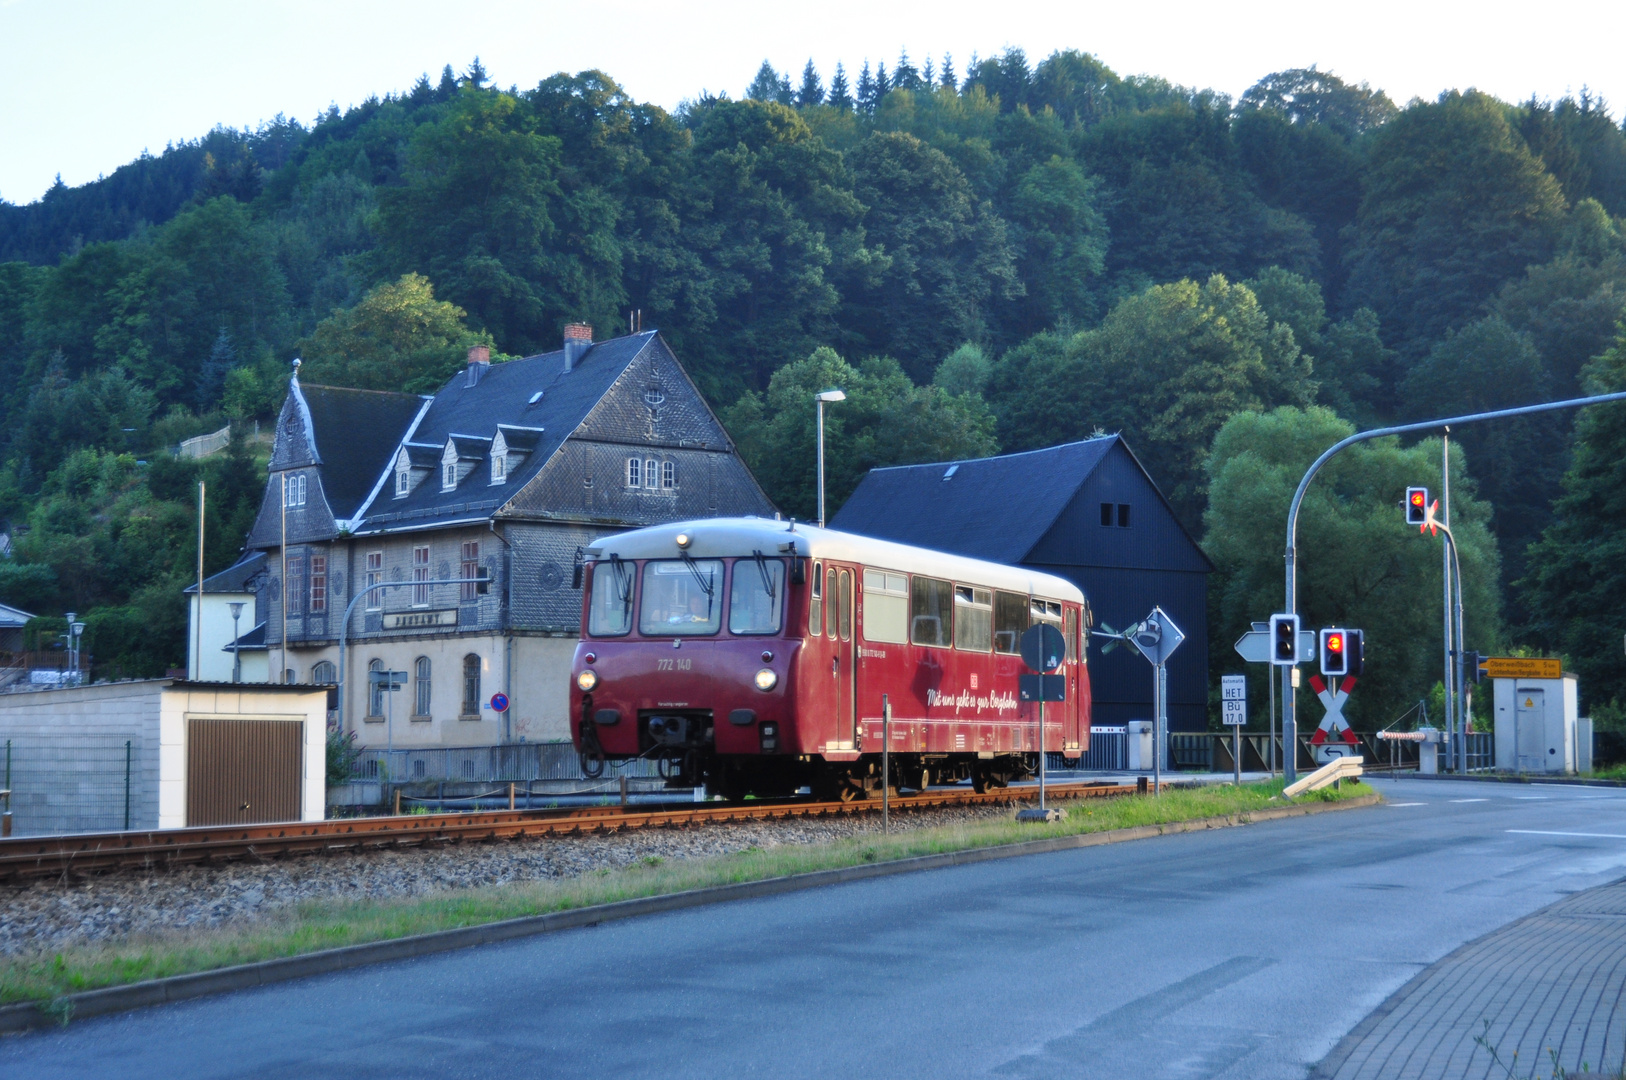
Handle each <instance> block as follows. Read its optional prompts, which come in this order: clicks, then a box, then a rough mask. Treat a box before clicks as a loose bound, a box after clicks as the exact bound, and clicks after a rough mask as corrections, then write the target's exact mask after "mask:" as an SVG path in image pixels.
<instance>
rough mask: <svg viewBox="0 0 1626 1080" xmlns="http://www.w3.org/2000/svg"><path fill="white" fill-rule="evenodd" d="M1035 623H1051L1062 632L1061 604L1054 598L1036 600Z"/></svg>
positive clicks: (1034, 607) (1057, 630)
mask: <svg viewBox="0 0 1626 1080" xmlns="http://www.w3.org/2000/svg"><path fill="white" fill-rule="evenodd" d="M1031 621H1032V622H1035V623H1049V624H1050V625H1051V626H1054V627H1055V628H1056V633H1058V634H1059V633H1061V605H1060V604H1058V603H1057V602H1056V601H1054V600H1037V599H1036V600H1034V601H1033V618H1032V620H1031Z"/></svg>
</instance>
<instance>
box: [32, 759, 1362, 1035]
mask: <svg viewBox="0 0 1626 1080" xmlns="http://www.w3.org/2000/svg"><path fill="white" fill-rule="evenodd" d="M1281 787H1282V785H1281V783H1280V782H1277V783H1273V784H1271V783H1265V784H1245V785H1243V786H1242V787H1240V788H1236V787H1231V786H1229V785H1226V786H1214V787H1202V788H1178V789H1175V790H1171V791H1165V792H1164V793H1163V795H1162V796H1161V797H1152V796H1133V795H1130V796H1121V797H1117V798H1109V799H1082V800H1076V801H1072V802H1068V803H1060V804H1057V805H1059V806H1061V807H1062V808H1063V809H1065V810H1066V811H1067V816H1066V818H1065V819H1063V820H1062V821H1059V822H1052V823H1048V824H1018V823H1017V822H1015V821H1014V820H1007V821H985V822H976V823H965V824H957V825H947V826H941V827H935V828H924V829H911V830H908V831H903V832H895V833H891V834H870V835H866V836H860V837H853V838H849V839H844V840H838V841H834V842H832V843H828V844H808V845H785V846H782V847H773V848H751V849H749V850H747V851H743V852H739V853H736V854H733V855H723V856H715V857H707V858H694V859H675V860H662V859H657V858H651V859H646V860H645V861H644V862H642V863H639V864H636V865H634V866H631V867H627V868H624V869H619V870H597V871H594V872H592V873H589V874H584V875H582V876H580V877H575V878H566V879H562V880H556V881H537V882H525V883H522V884H513V885H503V886H496V887H490V888H478V889H458V890H448V891H446V892H441V893H434V894H431V895H428V896H419V897H407V898H401V899H392V900H311V901H306V902H303V903H300V904H296V905H290V906H289V907H287V908H284V909H282V910H281V911H279V912H277V913H276V914H274V915H271V916H268V917H266V918H264V919H260V920H257V921H255V922H251V923H242V924H238V925H234V926H224V927H216V928H210V929H189V930H185V931H176V932H173V933H167V934H164V935H160V936H150V937H144V938H132V939H129V940H124V941H116V942H107V943H101V944H86V945H74V946H69V947H66V948H63V949H60V950H56V951H52V952H49V953H40V954H35V955H21V956H11V957H5V958H0V1004H10V1003H13V1002H20V1001H35V1002H49V1001H52V1000H54V999H56V998H60V997H61V996H63V995H64V994H72V993H76V992H79V991H82V990H93V989H99V988H101V987H107V986H120V985H126V984H129V983H135V982H142V981H144V980H147V979H160V978H165V977H167V976H171V975H184V974H190V973H193V972H199V971H212V970H215V969H218V968H223V967H231V966H233V965H237V964H248V963H253V962H255V961H259V960H271V959H276V958H278V957H285V956H298V955H301V954H304V953H310V952H316V951H318V950H322V949H333V948H338V947H340V946H344V945H358V944H362V943H364V942H370V941H383V940H388V939H392V938H399V937H405V936H408V935H412V934H425V933H430V932H433V931H436V930H451V929H456V928H459V927H465V926H475V925H478V924H481V923H489V922H497V921H500V920H503V919H514V918H520V917H523V916H527V915H542V914H546V913H549V912H554V911H565V910H569V909H572V908H580V907H588V906H591V905H596V904H607V903H613V902H615V901H618V900H631V899H637V898H640V897H646V896H657V895H662V894H666V893H675V892H683V891H687V890H691V889H703V888H707V887H710V886H716V885H731V884H736V883H740V882H746V881H761V880H764V879H767V878H776V877H785V876H789V875H792V874H802V873H808V872H810V871H815V870H831V869H837V868H840V867H845V866H856V865H859V864H862V863H872V862H887V861H891V860H894V859H907V858H913V857H916V856H920V855H936V854H941V853H945V852H951V851H964V850H968V849H971V848H982V847H992V846H996V845H1000V844H1011V843H1017V842H1020V841H1023V840H1040V839H1045V838H1047V837H1053V836H1072V835H1077V834H1080V833H1092V832H1105V831H1108V830H1112V829H1125V828H1133V827H1135V826H1141V825H1159V824H1170V823H1175V822H1181V821H1192V820H1195V819H1198V818H1206V817H1219V816H1222V815H1226V814H1239V813H1243V814H1245V813H1248V812H1249V811H1258V810H1265V809H1269V808H1271V807H1273V806H1275V807H1279V806H1282V805H1283V803H1282V802H1281V801H1279V800H1278V801H1277V802H1275V803H1272V802H1271V797H1272V796H1273V795H1276V794H1278V793H1279V792H1280V791H1281ZM1370 794H1372V789H1371V788H1370V787H1367V786H1366V785H1364V784H1360V783H1352V784H1345V785H1344V787H1343V788H1342V790H1340V791H1331V790H1327V791H1321V792H1316V793H1314V794H1311V795H1305V796H1301V797H1300V798H1299V799H1297V800H1295V801H1296V802H1299V803H1304V802H1314V801H1323V802H1336V801H1339V800H1341V799H1349V798H1355V797H1357V796H1360V795H1370Z"/></svg>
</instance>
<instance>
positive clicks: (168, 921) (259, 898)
mask: <svg viewBox="0 0 1626 1080" xmlns="http://www.w3.org/2000/svg"><path fill="white" fill-rule="evenodd" d="M1012 812H1013V811H1012V810H1011V808H1010V807H1002V806H966V807H944V808H940V809H935V810H912V811H909V812H907V813H901V812H900V813H895V814H894V815H893V816H892V827H893V829H895V830H901V829H919V828H930V827H934V826H940V825H949V824H954V823H957V822H972V821H987V820H992V819H997V818H1009V817H1010V815H1011V814H1012ZM880 830H881V817H880V815H879V814H878V813H877V814H864V815H850V816H842V817H839V818H825V819H821V818H812V819H807V818H803V819H792V820H788V821H760V822H737V823H726V824H711V825H697V826H689V827H685V828H673V829H637V830H632V831H630V832H625V833H611V834H604V835H591V836H578V837H537V838H520V839H515V840H505V841H496V842H479V843H467V844H447V845H444V846H438V847H433V848H400V849H395V850H383V851H369V852H363V853H356V854H342V855H306V856H298V857H292V858H287V859H278V860H275V861H270V862H261V863H256V862H250V861H247V860H244V861H239V862H233V863H229V864H225V865H222V866H182V867H176V868H174V869H171V870H164V871H150V870H139V871H138V870H127V871H114V872H110V873H107V874H101V875H97V876H94V877H88V878H83V879H77V880H68V881H63V880H61V879H51V880H37V881H32V882H29V883H27V884H26V885H22V886H0V955H18V954H26V953H36V952H40V951H43V950H48V949H51V948H56V947H60V946H63V945H67V944H74V943H83V942H92V941H106V940H112V939H117V938H123V937H126V936H129V935H132V934H149V933H161V932H163V931H166V930H179V929H183V928H187V927H198V926H209V927H215V926H222V925H225V924H228V923H242V922H245V921H252V920H255V919H258V918H263V917H264V916H266V915H268V914H271V913H273V912H275V911H277V909H279V908H282V907H285V906H287V905H289V904H293V903H297V902H299V901H303V900H313V899H324V898H335V897H337V898H362V897H370V898H386V897H405V896H423V895H425V894H428V893H433V892H440V891H443V890H447V889H471V888H480V887H483V886H490V885H505V884H509V883H511V882H522V881H546V880H550V879H561V878H569V877H575V876H578V875H581V874H586V873H591V872H592V871H595V870H600V869H606V868H609V869H614V868H617V867H623V866H627V865H629V864H631V863H634V862H637V861H639V860H641V859H646V858H652V857H653V858H662V859H689V858H696V857H702V856H708V855H726V854H730V853H733V852H737V851H744V850H746V849H748V848H753V847H755V848H768V847H775V846H778V845H781V844H822V843H827V842H829V841H831V840H836V839H841V838H845V837H850V836H860V835H863V834H866V833H872V832H879V831H880Z"/></svg>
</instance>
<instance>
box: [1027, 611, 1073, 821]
mask: <svg viewBox="0 0 1626 1080" xmlns="http://www.w3.org/2000/svg"><path fill="white" fill-rule="evenodd" d="M1066 658H1067V640H1066V639H1065V638H1063V637H1062V636H1061V631H1060V630H1057V629H1056V628H1055V627H1054V626H1051V625H1050V624H1049V623H1035V624H1034V625H1033V626H1030V627H1028V628H1027V630H1026V631H1024V632H1023V634H1022V662H1023V663H1024V664H1026V665H1027V666H1028V667H1030V668H1032V669H1033V670H1034V671H1036V672H1038V674H1036V675H1023V676H1022V677H1021V678H1020V679H1019V680H1018V684H1019V685H1018V690H1019V692H1020V693H1021V696H1022V700H1023V701H1036V702H1038V703H1039V813H1038V814H1037V815H1034V816H1032V817H1028V818H1024V817H1023V816H1022V815H1023V814H1026V813H1028V811H1026V810H1024V811H1022V812H1021V813H1018V814H1017V815H1016V819H1017V820H1018V821H1035V820H1036V821H1049V820H1050V813H1049V810H1048V809H1047V808H1046V806H1045V799H1044V797H1045V790H1044V789H1045V760H1044V757H1045V755H1044V703H1045V702H1046V701H1060V700H1061V699H1062V696H1063V694H1064V693H1065V688H1066V685H1067V677H1066V676H1064V675H1053V674H1051V673H1052V672H1053V671H1055V670H1056V669H1057V668H1059V667H1061V663H1062V661H1063V660H1065V659H1066Z"/></svg>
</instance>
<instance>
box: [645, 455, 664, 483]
mask: <svg viewBox="0 0 1626 1080" xmlns="http://www.w3.org/2000/svg"><path fill="white" fill-rule="evenodd" d="M660 482H661V476H660V462H658V461H656V460H655V459H654V458H645V459H644V487H646V488H652V487H657V486H659V485H660Z"/></svg>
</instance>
